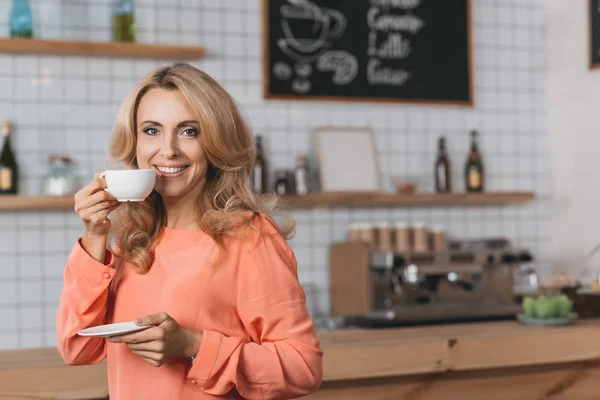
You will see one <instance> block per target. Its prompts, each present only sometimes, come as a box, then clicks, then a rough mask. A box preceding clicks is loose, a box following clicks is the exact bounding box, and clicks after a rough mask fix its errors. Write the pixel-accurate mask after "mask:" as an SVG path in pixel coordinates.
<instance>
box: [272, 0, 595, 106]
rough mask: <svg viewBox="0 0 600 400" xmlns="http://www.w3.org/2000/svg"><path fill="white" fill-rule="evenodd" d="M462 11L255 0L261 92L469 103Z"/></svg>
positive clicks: (435, 1) (451, 1)
mask: <svg viewBox="0 0 600 400" xmlns="http://www.w3.org/2000/svg"><path fill="white" fill-rule="evenodd" d="M598 1H600V0H598ZM470 13H471V4H470V0H263V14H264V15H263V35H264V37H263V47H264V57H265V60H264V62H263V65H264V67H263V74H264V83H263V85H264V87H263V91H264V97H265V98H281V99H294V100H342V101H349V100H355V101H365V102H371V101H387V102H411V103H446V104H456V105H472V104H473V83H472V76H471V74H472V65H471V63H472V60H471V39H470V35H471V26H470V20H471V18H470Z"/></svg>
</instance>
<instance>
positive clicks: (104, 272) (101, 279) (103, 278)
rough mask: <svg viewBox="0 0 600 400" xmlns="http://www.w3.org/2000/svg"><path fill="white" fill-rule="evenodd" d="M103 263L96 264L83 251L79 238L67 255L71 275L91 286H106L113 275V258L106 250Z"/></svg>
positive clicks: (114, 271) (96, 262) (95, 261)
mask: <svg viewBox="0 0 600 400" xmlns="http://www.w3.org/2000/svg"><path fill="white" fill-rule="evenodd" d="M104 263H105V264H102V263H100V262H98V261H97V260H95V259H94V258H92V257H91V256H90V255H89V254H88V253H87V252H86V251H85V250H84V249H83V246H82V245H81V238H79V239H78V240H77V243H75V246H73V250H71V254H69V267H70V268H71V270H72V271H73V273H74V274H76V275H77V276H78V277H79V278H80V279H83V280H85V281H86V282H88V283H90V284H91V285H101V284H106V283H107V282H110V281H111V280H112V278H113V276H114V275H115V273H116V270H115V269H114V268H113V267H114V264H115V260H114V256H113V254H112V252H110V251H109V250H108V249H107V250H106V253H105V255H104Z"/></svg>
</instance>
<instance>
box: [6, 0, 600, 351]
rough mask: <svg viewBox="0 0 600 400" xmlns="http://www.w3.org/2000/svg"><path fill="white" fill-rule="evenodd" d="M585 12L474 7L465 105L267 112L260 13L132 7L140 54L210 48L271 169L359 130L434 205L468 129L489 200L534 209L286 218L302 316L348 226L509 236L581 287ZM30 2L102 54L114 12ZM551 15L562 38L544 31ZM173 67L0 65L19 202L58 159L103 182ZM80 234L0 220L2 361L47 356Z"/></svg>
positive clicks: (339, 105) (73, 227)
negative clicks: (141, 96)
mask: <svg viewBox="0 0 600 400" xmlns="http://www.w3.org/2000/svg"><path fill="white" fill-rule="evenodd" d="M580 3H581V5H580ZM584 3H586V4H587V2H584V1H581V2H577V4H569V5H566V4H565V3H564V2H561V1H559V0H554V1H545V2H544V1H542V0H529V1H526V2H524V1H519V0H507V1H500V0H473V2H472V5H473V10H472V17H473V18H472V28H473V31H472V55H473V77H474V80H473V82H474V106H473V107H460V106H448V105H446V106H442V105H422V104H410V103H374V102H370V101H364V102H343V101H339V102H317V101H301V102H299V101H289V100H272V99H269V100H265V99H263V95H262V85H263V72H262V67H263V65H262V62H263V58H262V54H263V53H262V49H261V41H262V36H261V33H262V24H261V16H262V9H261V1H259V0H244V1H242V0H237V1H236V0H227V1H218V0H180V1H172V0H154V1H149V0H145V1H141V0H140V1H138V2H137V9H136V25H137V41H138V42H150V43H165V44H167V43H173V44H194V45H195V44H202V45H204V46H206V48H207V56H206V57H205V58H202V59H198V60H192V61H190V62H191V63H192V64H193V65H195V66H197V67H199V68H201V69H203V70H205V71H206V72H208V73H209V74H210V75H212V76H213V77H214V78H215V79H216V80H217V81H218V82H220V83H221V84H222V85H223V86H224V87H225V88H226V89H227V90H228V91H229V92H230V93H231V94H232V95H233V96H234V98H235V99H236V100H237V101H238V102H239V103H240V104H241V106H242V107H243V109H244V110H245V112H246V113H247V115H248V118H249V120H250V122H251V124H252V127H253V131H254V133H255V134H260V135H262V136H263V137H264V141H265V150H266V156H267V158H268V160H269V163H270V170H271V171H274V170H275V169H278V168H293V165H294V162H295V158H296V156H297V155H298V154H299V153H308V154H310V155H311V160H312V162H313V163H314V160H315V152H314V147H313V144H312V130H313V129H314V128H317V127H319V126H335V127H365V126H366V127H369V128H370V129H372V131H373V133H374V137H375V144H376V149H377V155H378V166H379V174H380V180H381V183H382V189H384V190H386V191H393V190H394V187H393V181H392V178H393V177H396V176H399V175H408V176H418V177H419V178H420V180H419V186H418V190H419V191H425V192H431V191H433V163H434V160H435V156H436V146H437V140H438V138H439V137H440V136H445V137H446V139H447V145H448V150H449V155H450V159H451V162H452V167H453V169H452V180H453V186H454V189H455V191H462V190H464V177H463V165H464V162H465V160H466V157H467V154H468V150H469V136H468V134H469V131H470V130H472V129H476V130H477V131H478V132H479V133H480V141H479V144H480V150H481V153H482V155H483V157H484V162H485V178H486V187H485V189H486V191H489V192H497V191H503V192H505V191H523V192H533V193H534V194H535V196H536V197H535V200H533V201H531V202H529V203H526V204H518V205H502V206H468V207H465V206H458V207H456V206H454V207H446V206H441V207H425V206H423V207H421V206H418V205H416V206H408V207H392V206H386V207H360V206H357V207H345V208H344V207H342V208H336V209H333V210H330V209H302V210H297V209H291V210H290V212H291V213H292V215H293V216H294V217H295V218H296V219H297V222H298V227H297V233H296V235H295V237H294V238H293V239H292V240H291V242H290V243H291V246H292V249H293V250H294V252H295V254H296V256H297V259H298V266H299V267H298V274H299V279H300V281H301V283H302V285H303V286H304V288H305V290H306V293H307V305H308V307H309V310H310V312H311V314H312V315H313V316H314V317H321V316H326V315H328V314H329V312H330V300H329V292H328V288H329V265H328V262H329V258H328V251H329V245H330V244H331V243H332V242H337V241H343V240H346V237H347V232H348V228H349V226H350V224H352V223H373V224H377V223H380V222H388V223H391V224H394V223H396V222H404V223H407V224H414V223H418V222H420V223H424V224H425V225H427V226H439V227H441V228H442V229H443V230H444V231H445V232H446V233H447V234H448V235H449V236H452V237H458V238H480V237H498V236H500V237H508V238H510V239H511V240H512V241H513V242H514V243H515V244H516V245H518V246H519V247H523V248H527V249H529V250H530V251H531V253H532V254H533V255H534V257H535V262H534V267H535V268H536V269H537V270H538V272H539V274H540V277H541V279H545V278H548V277H550V276H551V275H553V274H554V273H558V272H560V271H563V270H565V271H568V272H571V273H573V274H574V275H575V276H577V275H578V274H579V271H580V270H581V268H582V266H583V264H584V254H585V252H586V251H587V250H589V248H591V246H592V245H593V244H594V239H595V238H594V235H593V225H594V224H593V223H592V222H590V221H593V218H592V217H593V216H594V212H593V210H594V208H595V207H594V203H595V201H594V183H595V182H594V181H595V179H594V177H595V170H594V164H593V163H590V162H589V161H590V160H593V159H594V158H595V153H596V150H595V149H597V147H598V146H594V144H595V141H597V140H598V139H595V137H594V135H592V132H593V131H592V129H593V128H594V125H593V123H592V121H593V120H592V116H593V115H595V113H594V109H593V107H594V97H595V96H594V93H593V88H594V85H593V83H594V81H593V80H592V79H593V78H592V77H591V75H592V74H593V72H590V71H589V70H588V69H587V63H586V62H585V61H582V60H585V59H586V56H585V54H586V49H587V47H586V29H587V27H586V25H585V24H583V23H581V21H585V20H586V19H585V18H586V12H587V9H586V7H585V4H584ZM30 4H31V6H32V9H33V10H34V13H35V17H34V18H35V24H34V27H35V35H36V36H38V37H41V38H46V39H51V38H57V39H58V38H60V39H74V40H80V39H88V40H100V41H107V40H110V20H109V15H110V8H109V2H108V1H105V0H94V1H74V0H73V1H71V0H62V1H54V0H30ZM10 7H11V2H10V1H7V0H0V31H2V30H4V31H6V32H8V22H9V21H8V16H9V11H10ZM559 13H560V14H561V15H563V17H561V22H560V24H558V23H555V24H553V21H554V19H555V17H556V15H558V14H559ZM563 24H564V25H566V26H564V25H563ZM170 62H172V61H171V60H161V59H152V60H129V59H117V58H115V59H112V58H109V57H107V58H102V57H95V58H88V57H80V56H44V55H7V54H0V116H1V117H2V118H6V119H10V120H11V121H12V122H13V123H14V139H13V146H14V151H15V153H16V156H17V158H18V162H19V167H20V171H21V178H20V189H21V193H22V194H30V195H33V194H39V193H40V191H41V187H42V182H43V178H44V175H45V173H46V170H47V163H48V156H49V155H50V154H51V153H59V154H65V155H68V156H69V157H71V158H72V159H73V160H74V161H75V163H76V168H77V174H78V176H79V177H80V178H81V179H82V181H88V180H89V179H91V177H92V176H93V173H94V172H97V171H99V170H101V169H104V168H106V167H107V162H106V148H107V143H108V139H109V137H110V130H111V126H112V122H113V120H114V116H115V112H116V110H117V107H118V105H119V104H120V102H121V101H122V99H123V98H124V96H125V95H126V94H127V92H128V91H129V90H130V89H131V88H132V87H133V85H134V83H135V82H137V80H138V79H139V78H140V77H142V76H143V75H145V74H147V73H148V72H149V71H150V70H152V69H153V68H155V67H156V66H159V65H165V64H168V63H170ZM576 96H581V101H576V100H579V99H578V98H576ZM584 100H585V101H584ZM551 157H552V163H551V162H550V159H551ZM575 199H576V200H575ZM80 235H81V223H80V221H79V219H78V217H77V216H76V215H75V214H74V213H73V211H71V210H68V209H66V210H46V211H36V210H33V211H19V212H12V211H11V212H7V211H3V212H1V213H0V321H2V323H1V324H0V348H26V347H32V348H36V347H47V346H53V345H54V343H55V333H54V329H55V320H54V319H55V311H56V307H57V304H58V299H59V294H60V290H61V287H62V271H63V268H64V263H65V261H66V257H67V255H68V253H69V251H70V249H71V248H72V246H73V244H74V243H75V240H76V239H77V238H78V237H79V236H80Z"/></svg>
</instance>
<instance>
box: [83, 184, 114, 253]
mask: <svg viewBox="0 0 600 400" xmlns="http://www.w3.org/2000/svg"><path fill="white" fill-rule="evenodd" d="M105 188H106V180H105V179H104V178H100V174H96V175H95V176H94V179H93V180H92V181H91V182H90V183H88V184H87V185H86V186H84V187H83V188H82V189H81V190H80V191H78V192H77V193H76V194H75V212H76V213H77V214H78V215H79V218H81V221H83V236H82V240H81V245H82V246H83V249H84V250H85V251H87V253H88V254H89V255H90V256H91V257H93V258H94V259H96V260H97V261H98V262H101V263H104V261H105V259H104V258H105V252H106V241H107V238H108V231H109V230H110V220H109V219H108V214H110V213H111V212H112V211H114V210H115V209H116V208H117V207H119V206H120V205H121V203H120V202H119V201H117V199H116V198H115V197H114V196H113V195H112V194H110V193H108V192H107V191H105V190H104V189H105Z"/></svg>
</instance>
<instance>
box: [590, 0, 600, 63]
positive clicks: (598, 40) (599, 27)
mask: <svg viewBox="0 0 600 400" xmlns="http://www.w3.org/2000/svg"><path fill="white" fill-rule="evenodd" d="M594 5H595V6H596V7H594ZM594 9H596V11H597V12H596V13H594ZM588 13H589V16H588V51H589V53H588V58H589V60H588V61H589V63H590V69H595V68H600V2H599V1H598V0H589V1H588Z"/></svg>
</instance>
